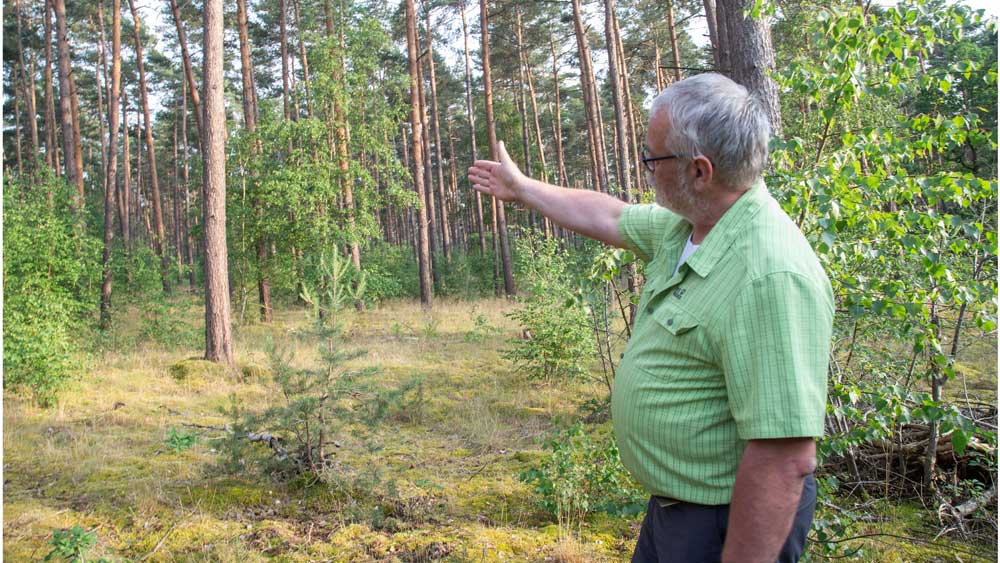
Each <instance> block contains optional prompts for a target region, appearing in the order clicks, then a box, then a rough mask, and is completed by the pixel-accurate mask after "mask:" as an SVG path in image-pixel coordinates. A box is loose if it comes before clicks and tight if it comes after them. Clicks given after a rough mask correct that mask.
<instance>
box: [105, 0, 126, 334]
mask: <svg viewBox="0 0 1000 563" xmlns="http://www.w3.org/2000/svg"><path fill="white" fill-rule="evenodd" d="M112 10H113V11H112V13H111V22H112V23H111V93H110V95H109V96H108V167H107V170H106V171H105V176H104V178H105V180H104V253H103V255H102V261H101V263H102V264H103V266H104V271H103V274H104V276H103V281H102V283H101V329H103V330H107V329H108V328H110V327H111V282H112V278H113V276H112V270H111V250H112V244H113V242H114V236H115V221H114V218H115V191H116V189H117V188H116V185H115V178H117V176H118V94H119V91H120V90H121V45H122V41H121V4H120V0H112ZM102 28H103V17H102ZM102 35H103V33H102ZM102 43H103V41H102ZM125 136H126V137H128V129H125ZM126 158H127V157H126Z"/></svg>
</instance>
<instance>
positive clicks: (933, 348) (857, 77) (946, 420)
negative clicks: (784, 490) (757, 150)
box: [768, 0, 997, 486]
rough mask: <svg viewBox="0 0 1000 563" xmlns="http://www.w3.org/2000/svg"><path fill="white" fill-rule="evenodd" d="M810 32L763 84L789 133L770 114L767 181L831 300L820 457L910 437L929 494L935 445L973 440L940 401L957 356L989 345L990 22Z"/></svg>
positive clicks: (911, 9)
mask: <svg viewBox="0 0 1000 563" xmlns="http://www.w3.org/2000/svg"><path fill="white" fill-rule="evenodd" d="M809 19H810V20H811V23H810V24H808V25H807V26H805V27H804V29H805V33H806V34H807V35H808V36H809V37H810V38H811V39H810V42H809V43H808V48H803V52H802V53H801V54H800V56H799V57H798V58H797V59H796V60H794V61H792V62H791V64H789V65H788V67H787V68H786V69H785V70H784V71H783V72H781V73H779V74H778V75H777V79H778V81H779V83H780V84H781V85H782V86H783V88H784V89H785V90H786V91H787V92H788V95H786V97H785V98H786V100H785V101H786V102H788V103H789V104H790V107H797V108H798V109H799V111H800V112H801V113H802V115H801V117H802V125H799V124H798V119H797V117H798V116H794V117H795V118H793V116H792V115H788V114H786V115H785V118H786V119H785V125H786V129H785V131H784V138H783V139H779V140H776V141H775V143H774V147H773V148H774V150H773V153H772V157H773V163H774V168H773V169H772V171H771V173H770V176H769V178H768V182H769V183H770V185H771V187H772V190H773V191H774V192H775V194H776V196H777V197H778V199H779V201H781V202H782V205H783V207H784V208H785V210H786V211H787V212H788V214H789V215H790V216H791V217H792V218H793V219H794V220H796V221H797V222H798V223H799V224H800V226H801V228H802V230H803V232H804V233H805V235H806V237H807V238H808V239H809V240H810V242H811V243H812V245H813V247H814V248H815V249H816V253H817V255H818V257H819V259H820V261H821V263H822V264H823V266H824V267H825V269H826V271H827V273H828V274H829V276H830V279H831V282H832V285H833V290H834V296H835V299H836V309H837V315H836V318H835V327H834V330H835V340H834V349H833V355H832V358H833V361H831V393H830V404H831V427H832V428H833V429H834V430H835V432H833V434H832V435H831V436H830V437H829V438H828V439H827V440H826V442H825V443H824V444H822V445H821V452H824V453H826V454H827V455H828V456H830V457H836V456H839V455H841V454H842V455H847V456H849V457H850V456H852V450H853V448H854V447H855V446H858V445H860V444H862V443H865V442H872V441H881V440H885V439H886V438H891V437H892V436H894V435H896V436H898V435H899V434H900V432H902V430H903V427H904V425H907V424H921V425H923V426H924V427H925V428H927V429H928V432H929V436H930V438H929V439H927V440H925V443H926V444H927V445H926V447H925V451H924V453H923V471H922V473H923V483H924V485H927V486H933V484H934V479H933V478H934V475H935V466H934V463H935V459H936V448H937V443H938V439H937V438H938V436H942V435H944V434H950V436H951V441H952V443H953V445H954V446H955V449H956V450H962V449H964V446H965V445H966V444H967V443H968V442H969V440H970V439H971V438H972V436H973V435H974V434H976V433H977V432H976V430H975V428H974V427H973V424H972V421H971V420H970V419H969V418H968V416H966V415H965V414H963V413H962V412H961V411H960V410H959V409H957V408H955V407H954V406H953V405H951V404H949V402H948V401H947V400H946V399H945V397H944V394H943V392H942V390H943V388H944V387H945V386H946V385H947V383H948V382H949V381H950V380H952V379H954V378H955V377H956V369H955V367H956V360H957V357H958V356H959V354H960V353H961V351H962V349H963V346H962V343H963V342H964V341H966V340H967V339H970V338H971V339H975V338H981V337H988V338H995V330H996V312H997V303H996V295H997V284H996V278H997V237H996V232H997V224H996V210H997V182H996V170H997V159H996V149H997V133H996V123H997V116H996V106H995V104H990V105H988V106H986V107H984V106H981V105H979V101H981V100H983V99H994V98H995V91H996V84H997V62H996V29H995V20H994V21H989V22H988V21H986V20H984V19H983V18H982V17H981V14H977V13H973V12H971V11H969V10H968V9H967V8H965V7H963V6H960V5H942V3H941V2H938V1H936V0H917V1H910V2H905V3H902V4H900V5H898V6H892V7H887V8H874V7H873V8H871V9H869V7H867V6H861V5H843V6H829V7H824V8H823V10H822V11H821V12H820V13H819V14H818V17H813V18H809ZM947 52H962V53H966V54H967V55H969V56H970V58H967V59H962V60H956V59H955V58H946V57H943V56H942V55H943V54H944V53H947ZM786 107H787V106H786ZM873 109H877V111H872V110H873ZM807 114H812V118H810V116H809V115H807ZM979 434H981V435H982V434H983V433H982V432H979ZM981 437H982V438H984V439H986V440H992V441H993V442H994V443H995V436H993V437H990V436H987V435H982V436H981ZM889 441H890V443H891V442H892V440H891V439H890V440H889ZM896 457H897V456H892V457H891V458H890V461H892V460H895V459H896ZM899 469H900V468H895V469H894V471H897V472H899ZM902 469H903V471H904V472H905V469H906V468H905V467H904V468H902ZM855 471H856V470H855ZM854 479H855V480H859V479H858V476H857V474H855V475H854ZM910 482H913V481H910ZM916 482H917V483H919V482H920V480H919V479H918V480H917V481H916Z"/></svg>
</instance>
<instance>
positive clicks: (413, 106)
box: [404, 0, 434, 308]
mask: <svg viewBox="0 0 1000 563" xmlns="http://www.w3.org/2000/svg"><path fill="white" fill-rule="evenodd" d="M404 3H405V9H406V53H407V57H408V59H409V65H410V127H411V129H412V130H413V183H414V185H415V187H416V191H417V197H418V198H419V200H420V210H419V215H418V218H417V223H418V224H417V231H418V235H417V238H418V242H417V253H416V254H417V262H418V266H419V270H420V303H421V304H422V305H423V306H424V307H425V308H429V307H431V305H432V303H433V300H434V288H433V285H432V283H431V272H430V265H431V258H430V244H429V240H428V233H427V231H428V225H427V207H426V203H425V201H426V200H425V197H424V170H423V167H424V157H423V150H424V147H423V121H422V120H421V115H420V113H421V112H420V83H419V80H420V74H419V72H418V70H419V66H420V60H419V58H418V56H417V49H418V46H419V43H418V39H417V15H416V11H415V10H414V7H413V0H404Z"/></svg>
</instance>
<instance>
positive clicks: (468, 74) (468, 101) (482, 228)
mask: <svg viewBox="0 0 1000 563" xmlns="http://www.w3.org/2000/svg"><path fill="white" fill-rule="evenodd" d="M458 11H459V12H461V14H462V41H463V45H464V47H465V111H466V113H467V115H468V117H469V142H470V143H471V144H472V158H471V160H470V161H471V162H475V160H476V159H477V158H479V156H478V153H477V151H476V119H475V110H474V109H473V106H472V63H471V61H470V57H469V27H468V24H467V22H466V19H465V0H459V2H458ZM472 191H473V192H474V193H475V197H476V229H477V230H478V232H479V255H480V256H486V225H485V223H484V221H483V194H481V193H479V192H478V191H476V190H472Z"/></svg>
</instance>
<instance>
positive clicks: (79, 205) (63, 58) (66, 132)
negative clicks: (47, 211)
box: [52, 0, 83, 211]
mask: <svg viewBox="0 0 1000 563" xmlns="http://www.w3.org/2000/svg"><path fill="white" fill-rule="evenodd" d="M52 7H53V10H54V11H55V14H56V52H57V54H58V59H59V112H60V119H61V123H62V138H63V139H62V140H63V155H65V158H64V159H63V160H64V161H65V165H66V166H65V170H66V181H67V182H69V183H70V185H73V186H75V187H76V191H77V200H76V202H75V203H74V206H75V207H76V209H77V211H81V210H83V170H81V169H77V167H76V159H75V158H74V155H75V154H76V152H77V150H76V145H77V142H78V139H77V138H76V135H75V134H74V127H73V93H72V91H71V87H70V71H71V69H70V55H69V34H68V32H67V31H66V4H65V1H64V0H52Z"/></svg>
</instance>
